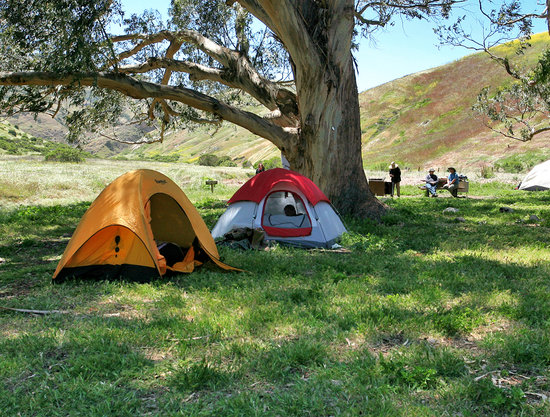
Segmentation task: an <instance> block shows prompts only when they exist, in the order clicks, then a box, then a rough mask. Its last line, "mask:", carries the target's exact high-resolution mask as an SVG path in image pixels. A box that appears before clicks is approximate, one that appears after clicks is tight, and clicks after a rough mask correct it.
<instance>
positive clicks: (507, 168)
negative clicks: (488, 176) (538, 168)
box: [495, 152, 548, 173]
mask: <svg viewBox="0 0 550 417" xmlns="http://www.w3.org/2000/svg"><path fill="white" fill-rule="evenodd" d="M547 159H548V155H547V154H545V153H541V152H526V153H523V154H516V155H510V156H507V157H506V158H502V159H499V160H498V161H496V162H495V169H497V170H498V171H502V172H511V173H520V172H527V171H529V170H530V169H531V168H533V167H534V166H535V165H537V164H540V163H541V162H544V161H546V160H547Z"/></svg>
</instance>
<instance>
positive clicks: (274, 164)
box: [253, 156, 283, 169]
mask: <svg viewBox="0 0 550 417" xmlns="http://www.w3.org/2000/svg"><path fill="white" fill-rule="evenodd" d="M260 162H261V163H263V164H264V168H265V169H272V168H282V167H283V164H282V163H281V158H279V157H278V156H274V157H273V158H270V159H266V160H265V161H257V162H256V163H255V164H254V165H253V166H254V169H256V168H258V164H259V163H260Z"/></svg>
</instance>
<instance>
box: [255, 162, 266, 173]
mask: <svg viewBox="0 0 550 417" xmlns="http://www.w3.org/2000/svg"><path fill="white" fill-rule="evenodd" d="M264 171H265V168H264V164H262V163H261V162H260V163H259V164H258V168H256V174H259V173H260V172H264Z"/></svg>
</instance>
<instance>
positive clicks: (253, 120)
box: [0, 72, 297, 148]
mask: <svg viewBox="0 0 550 417" xmlns="http://www.w3.org/2000/svg"><path fill="white" fill-rule="evenodd" d="M0 85H9V86H22V85H33V86H55V85H64V86H83V87H100V88H106V89H110V90H115V91H118V92H120V93H122V94H124V95H126V96H128V97H132V98H134V99H146V98H153V99H155V98H157V99H163V100H173V101H177V102H180V103H183V104H186V105H188V106H191V107H193V108H196V109H198V110H202V111H205V112H207V113H211V114H214V115H216V116H217V117H219V118H220V119H223V120H227V121H229V122H232V123H234V124H236V125H239V126H241V127H243V128H245V129H247V130H249V131H250V132H252V133H254V134H256V135H258V136H260V137H263V138H265V139H268V140H269V141H271V142H272V143H273V144H274V145H275V146H277V147H279V148H280V147H283V146H284V144H285V143H286V142H288V141H291V140H292V139H293V138H295V136H296V134H297V131H296V129H292V128H281V127H279V126H277V125H275V124H274V123H271V122H269V121H268V120H265V119H264V118H262V117H260V116H258V115H256V114H254V113H250V112H247V111H243V110H240V109H237V108H235V107H233V106H230V105H228V104H226V103H223V102H221V101H219V100H217V99H215V98H213V97H210V96H207V95H205V94H202V93H199V92H197V91H194V90H191V89H187V88H179V87H172V86H166V85H160V84H155V83H150V82H146V81H139V80H136V79H135V78H132V77H128V76H126V75H124V74H113V73H105V72H100V73H80V74H75V75H60V74H58V73H51V72H12V73H6V72H0Z"/></svg>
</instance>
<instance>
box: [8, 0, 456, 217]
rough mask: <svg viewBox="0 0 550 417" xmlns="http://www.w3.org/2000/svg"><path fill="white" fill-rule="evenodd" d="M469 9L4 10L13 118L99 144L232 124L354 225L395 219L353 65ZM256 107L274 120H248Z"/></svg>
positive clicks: (314, 5)
mask: <svg viewBox="0 0 550 417" xmlns="http://www.w3.org/2000/svg"><path fill="white" fill-rule="evenodd" d="M460 2H461V1H460V0H392V1H382V2H377V1H374V2H373V1H367V0H355V1H354V0H326V1H325V0H323V1H321V0H277V1H275V0H239V1H231V0H227V1H221V0H213V1H209V2H204V1H198V0H172V2H171V8H170V10H169V18H168V20H166V21H163V20H162V18H161V15H160V14H159V13H158V12H154V11H147V12H145V13H143V14H142V15H132V16H126V15H125V14H124V12H123V10H122V8H121V5H120V3H119V1H118V0H94V1H89V0H29V1H25V2H20V1H19V0H0V25H1V31H0V44H1V46H0V86H2V87H0V111H2V113H4V114H8V115H9V114H13V113H14V112H21V111H29V112H35V113H36V112H46V113H50V114H52V115H55V114H60V112H63V115H64V117H65V121H66V124H67V126H68V127H69V129H70V139H73V140H76V139H77V138H78V137H80V136H81V134H82V133H83V132H84V131H86V130H90V131H101V130H106V129H108V127H109V126H113V125H120V124H121V120H122V119H123V116H124V113H125V112H127V111H128V110H129V109H130V110H131V111H132V116H131V118H130V119H131V120H130V121H129V122H130V123H150V124H151V123H156V124H158V126H159V130H160V132H161V134H160V136H159V137H160V138H162V133H163V132H164V131H165V130H166V129H167V128H171V127H176V126H178V125H186V124H188V123H212V124H217V123H221V122H223V121H228V122H231V123H234V124H237V125H239V126H242V127H244V128H246V129H248V130H249V131H251V132H252V133H254V134H256V135H258V136H261V137H263V138H265V139H268V140H269V141H271V142H272V143H273V144H275V145H276V146H277V147H278V148H279V149H281V151H282V152H283V154H284V155H285V156H286V157H287V159H288V160H289V161H290V164H291V166H292V169H295V170H297V171H299V172H301V173H303V174H305V175H307V176H309V177H310V178H311V179H312V180H314V182H316V183H317V184H318V185H319V186H320V187H321V188H322V189H323V191H325V193H326V194H327V195H328V196H329V197H330V198H331V199H332V200H333V202H335V204H336V206H337V207H338V208H340V210H341V211H342V212H344V213H349V214H356V215H372V216H373V217H378V216H379V215H380V214H381V213H382V212H383V211H384V207H383V205H381V204H379V203H378V202H377V201H376V199H375V198H374V197H373V196H372V193H371V192H370V190H369V188H368V185H367V181H366V178H365V175H364V172H363V168H362V158H361V128H360V123H359V104H358V98H357V85H356V81H355V69H354V60H353V56H352V51H353V49H354V48H356V47H357V43H358V39H359V38H360V37H362V36H363V37H364V36H367V37H368V36H373V35H374V33H375V31H376V30H378V29H380V28H385V27H389V26H391V25H392V23H393V21H394V20H395V19H396V18H402V19H425V18H446V17H448V16H449V13H450V10H451V7H452V6H453V5H454V4H456V3H460ZM250 102H254V103H257V104H259V105H260V107H259V108H261V109H262V110H260V111H258V112H256V113H253V112H251V111H250V110H247V109H245V107H244V106H243V104H244V105H246V104H248V103H250Z"/></svg>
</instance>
